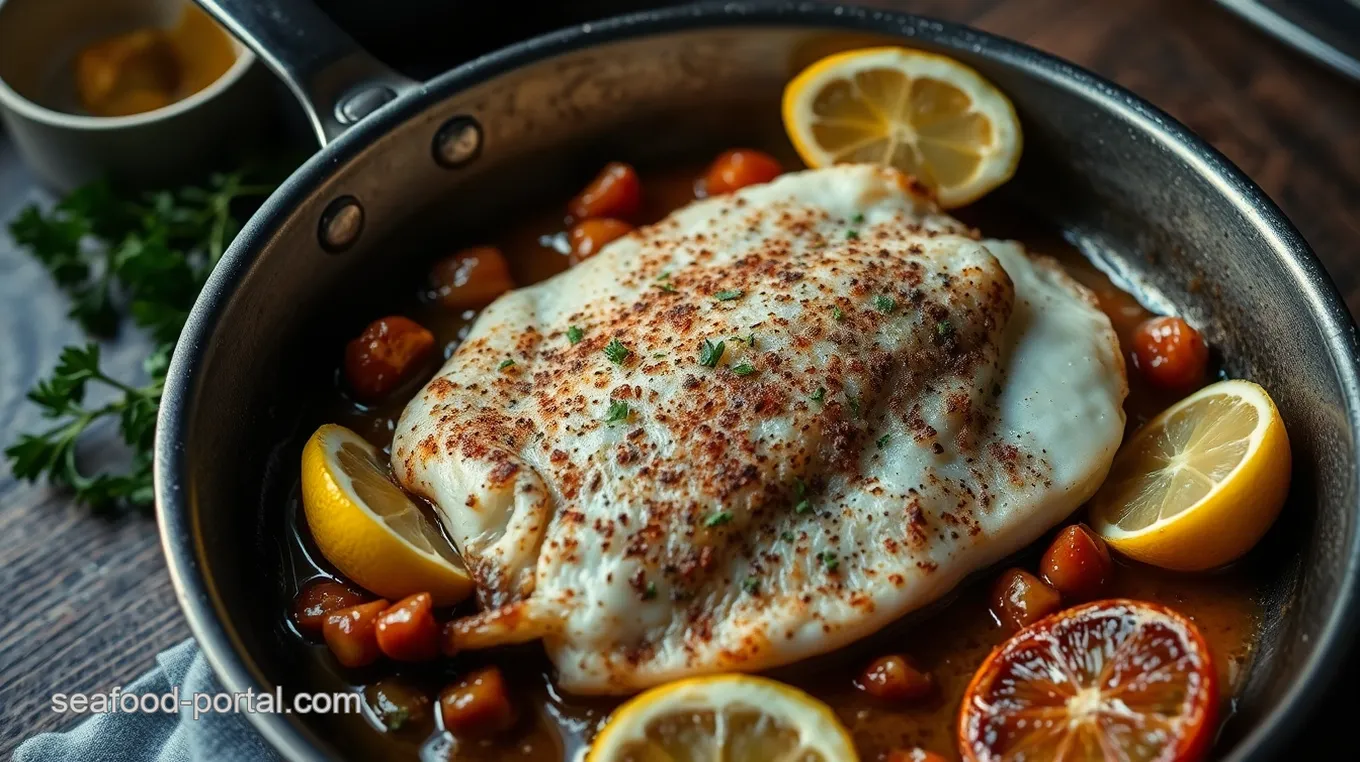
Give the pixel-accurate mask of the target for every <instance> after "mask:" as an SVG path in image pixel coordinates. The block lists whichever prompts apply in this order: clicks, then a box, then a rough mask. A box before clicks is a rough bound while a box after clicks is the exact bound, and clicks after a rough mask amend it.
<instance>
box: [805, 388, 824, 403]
mask: <svg viewBox="0 0 1360 762" xmlns="http://www.w3.org/2000/svg"><path fill="white" fill-rule="evenodd" d="M808 399H810V400H812V401H813V402H821V401H822V400H824V399H826V387H825V386H819V387H817V391H815V392H813V393H812V396H811V397H808Z"/></svg>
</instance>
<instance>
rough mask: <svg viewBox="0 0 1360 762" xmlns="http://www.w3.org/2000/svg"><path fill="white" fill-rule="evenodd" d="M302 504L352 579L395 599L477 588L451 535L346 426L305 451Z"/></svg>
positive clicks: (455, 594) (328, 553)
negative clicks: (447, 537)
mask: <svg viewBox="0 0 1360 762" xmlns="http://www.w3.org/2000/svg"><path fill="white" fill-rule="evenodd" d="M302 507H303V510H304V512H305V513H306V515H307V526H308V527H310V528H311V530H312V537H313V538H315V540H316V544H317V547H319V548H320V549H321V553H322V555H324V556H325V557H326V560H327V561H330V562H331V563H332V564H334V565H335V568H337V569H339V570H340V571H341V573H343V574H344V575H345V576H346V577H349V578H350V579H351V580H353V581H355V582H357V583H358V584H359V585H362V586H363V587H364V588H365V589H367V590H369V591H371V592H374V593H377V594H378V595H381V596H383V597H384V598H388V599H390V600H393V601H395V600H397V599H399V598H405V597H406V596H408V595H415V594H416V593H423V592H428V593H429V594H430V595H431V596H432V597H433V598H434V601H435V604H436V605H439V606H445V605H449V604H453V603H457V602H458V601H461V600H462V599H464V598H466V597H467V596H468V594H469V593H471V592H472V588H473V584H472V580H471V578H470V577H468V573H467V570H466V569H465V568H463V564H462V562H461V561H460V560H459V559H458V557H457V556H456V555H455V554H454V552H453V549H452V548H451V547H450V546H449V543H448V541H447V540H445V539H444V536H443V535H442V534H440V532H439V528H438V527H436V526H435V525H434V524H433V523H432V522H431V521H430V520H429V519H428V518H426V517H425V514H423V513H421V511H420V508H419V507H418V506H417V505H416V504H415V503H414V502H412V500H411V498H409V497H407V495H406V493H405V492H402V491H401V489H400V488H398V487H397V485H396V484H394V483H393V482H392V480H391V478H389V477H388V470H387V459H386V458H385V457H384V456H383V454H382V452H381V451H379V450H378V448H376V447H374V446H373V445H371V444H369V443H368V442H367V441H366V440H365V439H364V438H363V437H361V436H359V435H358V434H356V433H354V432H353V431H350V430H349V429H347V428H345V427H344V426H337V425H334V424H327V425H325V426H322V427H321V428H319V429H317V430H316V432H315V433H314V434H312V438H311V439H309V440H307V444H306V446H305V447H303V448H302Z"/></svg>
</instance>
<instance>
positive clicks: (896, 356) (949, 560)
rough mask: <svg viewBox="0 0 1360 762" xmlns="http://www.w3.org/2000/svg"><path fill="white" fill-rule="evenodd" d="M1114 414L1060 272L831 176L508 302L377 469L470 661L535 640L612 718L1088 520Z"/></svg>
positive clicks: (1093, 338) (747, 202)
mask: <svg viewBox="0 0 1360 762" xmlns="http://www.w3.org/2000/svg"><path fill="white" fill-rule="evenodd" d="M574 329H579V331H580V335H579V336H577V333H576V330H574ZM572 337H577V338H578V339H579V340H578V341H576V343H573V341H572ZM719 347H721V352H719ZM507 360H513V361H514V364H513V365H510V364H507V363H506V362H505V361H507ZM1126 393H1127V383H1126V378H1125V373H1124V365H1123V360H1122V357H1121V355H1120V352H1119V346H1118V341H1117V339H1116V338H1115V334H1114V331H1113V330H1112V328H1111V326H1110V323H1109V321H1108V319H1107V318H1106V317H1105V315H1104V314H1102V313H1101V312H1100V311H1099V310H1098V309H1097V308H1096V307H1095V306H1094V301H1093V298H1092V297H1091V295H1090V294H1089V293H1088V292H1086V291H1085V290H1084V289H1083V288H1082V287H1081V286H1079V285H1077V284H1076V283H1075V282H1074V281H1072V280H1071V279H1070V278H1069V277H1068V276H1067V275H1066V274H1065V273H1063V272H1062V270H1061V269H1060V268H1059V267H1058V266H1057V265H1056V264H1055V263H1053V262H1051V261H1049V260H1045V259H1040V258H1035V257H1031V256H1029V255H1027V254H1026V253H1025V252H1024V251H1023V250H1022V249H1021V247H1020V246H1019V245H1017V244H1015V243H1013V242H1004V241H988V240H980V239H979V238H978V236H977V235H976V234H975V233H974V232H972V231H971V230H969V229H968V228H967V227H965V226H964V225H962V224H961V223H959V222H957V221H956V220H954V219H952V218H950V217H948V216H945V215H943V214H941V213H939V212H938V211H937V210H936V209H935V208H934V207H933V206H932V205H931V203H930V202H929V201H928V200H926V199H925V198H923V197H921V196H919V195H916V194H915V193H913V191H912V190H911V185H910V183H909V182H908V181H907V180H906V179H905V178H904V177H903V176H902V175H900V174H898V173H897V172H895V171H892V170H887V169H881V168H876V167H870V166H837V167H833V168H828V169H822V170H815V171H808V172H800V173H796V174H790V175H785V176H784V177H781V178H779V179H777V180H775V181H774V182H772V183H769V184H767V185H761V186H754V187H750V188H747V189H744V190H742V191H740V192H738V193H736V194H734V195H728V196H723V197H719V198H714V199H709V200H705V201H699V202H696V203H694V204H691V205H690V206H688V207H686V208H684V209H681V210H679V211H677V212H675V213H674V214H672V215H671V216H670V217H668V218H667V219H665V220H663V221H662V222H659V223H657V224H656V225H653V226H651V227H647V228H643V229H640V230H638V231H636V232H635V233H633V234H631V235H629V236H627V237H625V238H623V239H620V240H618V241H616V242H614V243H612V244H610V245H609V246H608V247H606V248H605V249H604V250H603V251H602V252H600V253H599V254H598V255H597V256H596V257H594V258H593V259H590V260H588V261H587V262H585V263H583V264H581V265H579V266H577V267H575V268H573V269H572V270H570V271H568V272H566V273H563V274H561V275H558V276H557V277H554V278H552V279H550V280H548V281H546V282H543V283H540V284H538V285H536V286H532V287H530V288H525V289H520V290H518V291H514V292H512V293H509V294H506V295H505V296H503V297H501V299H499V300H498V301H497V302H496V303H495V304H493V305H491V306H490V307H489V308H487V310H486V311H485V312H484V313H483V315H482V316H481V318H480V319H479V320H478V321H477V323H476V325H475V326H474V327H473V329H472V332H471V334H470V335H469V336H468V338H467V341H466V342H464V343H463V345H462V346H460V347H459V348H458V351H457V352H455V353H454V355H453V357H451V358H450V359H449V361H448V362H447V363H446V364H445V366H444V367H443V369H442V370H441V371H440V372H439V374H438V375H437V376H436V377H435V378H434V379H433V380H432V381H430V383H429V384H428V385H427V386H426V387H425V389H424V390H423V391H422V392H421V393H420V394H419V395H418V396H417V397H416V398H415V399H414V400H413V401H412V402H411V403H410V405H409V406H408V407H407V408H406V411H405V412H404V413H403V415H402V417H401V420H400V422H399V424H398V426H397V431H396V438H395V442H394V445H393V449H392V465H393V467H394V469H395V472H396V474H397V477H398V478H399V479H400V481H401V482H402V483H403V484H404V485H405V486H406V487H407V488H408V489H410V490H411V491H412V492H414V493H417V494H419V495H423V496H424V497H426V498H428V499H429V500H430V501H432V502H433V503H434V505H435V506H436V508H437V510H438V513H439V516H440V518H441V520H442V521H443V523H444V525H445V527H446V528H447V530H448V532H449V534H450V536H452V537H453V538H454V540H455V542H456V543H457V545H458V549H459V550H460V551H461V552H462V554H463V556H464V558H465V559H466V560H467V563H468V566H469V568H470V569H471V571H472V574H473V576H474V577H475V579H476V581H477V583H478V586H479V592H480V596H481V602H482V604H483V607H484V609H483V611H482V613H480V614H478V615H476V616H473V617H470V618H468V619H465V620H463V621H461V622H458V623H457V625H456V631H457V639H458V642H459V644H460V646H461V647H464V648H480V647H487V646H494V645H497V644H502V643H510V642H518V641H524V640H531V639H537V638H542V639H543V641H544V644H545V646H546V648H547V651H548V654H549V656H550V657H551V658H552V659H553V661H554V663H555V664H556V666H557V668H558V670H559V684H560V685H561V687H562V688H563V689H565V690H568V691H572V692H577V693H623V692H629V691H634V690H637V689H641V688H645V687H647V686H650V685H654V684H657V683H661V682H665V681H667V680H672V679H675V678H679V677H684V676H687V675H693V674H698V673H709V672H720V671H733V670H741V671H752V670H760V669H765V668H768V667H774V666H777V665H781V664H787V663H789V662H794V661H797V660H799V659H802V658H805V657H808V656H811V655H814V654H818V653H822V652H825V651H829V650H831V649H834V648H836V647H838V646H842V645H844V644H846V643H849V642H851V641H853V640H855V639H857V638H860V637H863V636H865V635H868V634H869V633H872V632H874V631H875V630H877V629H878V628H880V627H882V626H883V625H885V624H887V623H889V622H891V621H893V620H894V619H897V618H898V617H900V616H902V615H903V614H906V613H907V612H910V611H912V610H914V609H917V608H919V607H921V606H924V605H926V604H928V603H930V602H932V601H934V600H936V599H937V598H939V597H940V596H942V595H944V594H945V593H946V592H948V591H949V590H950V588H952V587H954V586H955V585H956V584H957V583H958V582H959V581H960V580H961V579H963V578H964V577H965V576H966V575H967V574H968V573H970V572H972V571H975V570H977V569H980V568H983V567H985V566H987V565H989V564H992V563H994V562H995V561H997V560H999V559H1001V558H1002V557H1004V556H1006V555H1008V554H1010V553H1012V552H1014V551H1016V550H1018V549H1019V548H1021V547H1023V546H1024V545H1026V544H1028V543H1029V542H1032V541H1033V540H1034V539H1036V538H1037V537H1039V536H1040V535H1041V534H1043V533H1044V532H1045V531H1046V530H1047V529H1049V528H1050V527H1052V526H1053V525H1054V524H1056V523H1057V522H1059V521H1061V520H1062V519H1063V518H1064V517H1066V516H1067V515H1068V514H1069V513H1071V512H1072V510H1073V509H1075V508H1076V507H1077V506H1078V505H1080V504H1081V503H1082V502H1083V501H1084V500H1086V499H1087V498H1088V497H1089V496H1090V495H1091V494H1092V492H1093V491H1094V490H1095V489H1096V487H1097V486H1098V485H1099V484H1100V482H1101V480H1102V479H1103V478H1104V476H1105V473H1106V471H1107V469H1108V468H1109V465H1110V461H1111V459H1112V458H1113V456H1114V453H1115V450H1116V448H1117V447H1118V445H1119V442H1120V438H1121V436H1122V434H1123V430H1124V414H1123V411H1122V408H1121V405H1122V403H1123V400H1124V397H1125V394H1126Z"/></svg>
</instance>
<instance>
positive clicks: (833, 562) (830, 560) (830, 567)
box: [817, 550, 841, 572]
mask: <svg viewBox="0 0 1360 762" xmlns="http://www.w3.org/2000/svg"><path fill="white" fill-rule="evenodd" d="M817 560H819V561H821V562H822V566H825V567H826V570H827V571H829V572H833V571H836V567H838V566H840V565H841V562H840V561H839V560H837V559H836V554H835V553H832V552H831V551H829V550H824V551H822V552H821V553H818V554H817Z"/></svg>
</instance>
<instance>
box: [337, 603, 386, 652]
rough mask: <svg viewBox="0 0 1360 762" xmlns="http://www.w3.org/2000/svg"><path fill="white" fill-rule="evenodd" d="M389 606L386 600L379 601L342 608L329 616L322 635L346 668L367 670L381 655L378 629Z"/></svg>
mask: <svg viewBox="0 0 1360 762" xmlns="http://www.w3.org/2000/svg"><path fill="white" fill-rule="evenodd" d="M387 606H388V603H387V601H385V600H376V601H373V602H372V603H361V604H359V605H358V606H350V607H349V608H345V609H340V610H339V611H336V612H334V613H332V614H330V615H328V616H327V617H326V623H325V624H324V625H322V627H321V634H322V635H323V636H324V637H325V638H326V646H327V647H328V648H330V649H331V653H332V654H333V655H334V656H335V660H336V661H338V662H340V663H341V664H343V665H344V666H346V667H364V666H368V665H369V664H372V663H373V662H375V661H377V660H378V657H379V656H382V651H381V650H380V649H379V648H378V633H377V627H376V626H377V623H378V615H379V614H381V613H382V612H383V609H386V608H387Z"/></svg>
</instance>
